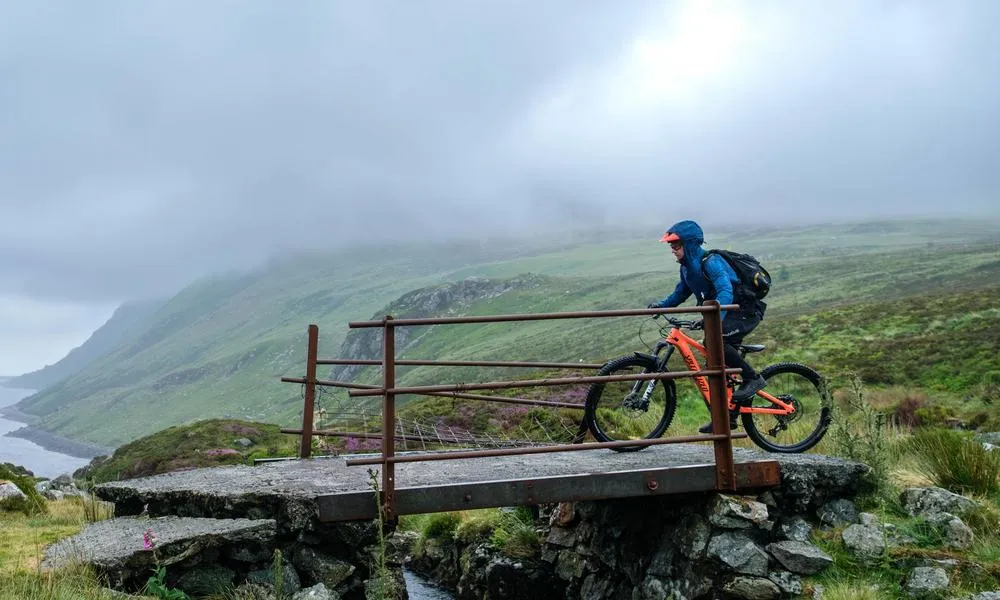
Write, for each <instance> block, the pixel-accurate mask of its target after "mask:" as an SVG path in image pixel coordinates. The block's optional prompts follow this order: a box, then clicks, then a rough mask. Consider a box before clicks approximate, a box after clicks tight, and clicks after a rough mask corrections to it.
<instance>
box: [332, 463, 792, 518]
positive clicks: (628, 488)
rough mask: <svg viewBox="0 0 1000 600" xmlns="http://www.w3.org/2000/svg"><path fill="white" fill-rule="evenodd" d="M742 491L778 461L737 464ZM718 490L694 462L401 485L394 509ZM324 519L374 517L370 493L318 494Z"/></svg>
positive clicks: (709, 472)
mask: <svg viewBox="0 0 1000 600" xmlns="http://www.w3.org/2000/svg"><path fill="white" fill-rule="evenodd" d="M736 477H737V482H738V483H739V485H740V489H746V488H750V489H756V488H764V487H771V486H775V485H778V484H779V483H780V482H781V477H780V472H779V469H778V462H777V461H774V460H759V461H752V462H744V463H738V464H737V465H736ZM714 489H715V465H712V464H694V465H674V466H668V467H653V468H645V469H636V470H626V471H620V470H614V471H610V472H591V473H570V474H563V475H552V476H541V477H531V476H527V478H524V477H521V478H518V479H490V480H488V481H474V482H463V481H456V482H451V481H449V482H442V483H441V484H439V485H434V486H431V487H425V486H416V487H400V488H399V489H398V490H397V491H396V510H397V511H398V513H399V514H400V515H412V514H426V513H434V512H449V511H460V510H470V509H478V508H490V507H498V506H525V505H527V506H532V505H539V504H550V503H556V502H579V501H585V500H609V499H614V498H634V497H642V496H663V495H668V494H684V493H691V492H708V491H712V490H714ZM316 508H317V515H318V518H319V520H320V521H321V522H336V521H354V520H362V519H363V520H370V519H373V518H376V517H377V516H378V515H377V514H376V513H375V505H374V503H373V502H372V500H371V492H365V491H352V492H339V493H335V494H328V495H321V496H318V497H317V498H316Z"/></svg>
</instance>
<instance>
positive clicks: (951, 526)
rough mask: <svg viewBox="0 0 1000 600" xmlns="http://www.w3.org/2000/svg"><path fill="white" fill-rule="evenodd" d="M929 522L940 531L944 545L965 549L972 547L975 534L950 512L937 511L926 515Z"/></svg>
mask: <svg viewBox="0 0 1000 600" xmlns="http://www.w3.org/2000/svg"><path fill="white" fill-rule="evenodd" d="M927 522H928V523H930V524H931V525H933V526H934V527H935V529H937V530H938V532H940V533H941V538H942V540H943V541H944V545H945V546H947V547H949V548H956V549H959V550H967V549H968V548H971V547H972V542H973V541H975V537H976V536H975V534H974V533H973V532H972V529H970V528H969V526H968V525H966V524H965V523H963V522H962V520H961V519H959V518H958V517H956V516H955V515H953V514H951V513H946V512H942V513H937V514H934V515H931V516H929V517H927Z"/></svg>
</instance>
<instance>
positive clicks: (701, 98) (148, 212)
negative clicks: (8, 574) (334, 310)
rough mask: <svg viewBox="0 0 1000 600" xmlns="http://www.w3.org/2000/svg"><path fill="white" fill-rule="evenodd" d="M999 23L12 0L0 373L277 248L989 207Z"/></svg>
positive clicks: (871, 15) (3, 110)
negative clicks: (643, 223) (572, 227)
mask: <svg viewBox="0 0 1000 600" xmlns="http://www.w3.org/2000/svg"><path fill="white" fill-rule="evenodd" d="M997 23H1000V2H996V1H995V0H983V1H981V2H963V1H949V2H916V1H914V2H902V1H877V0H863V1H858V2H850V1H837V2H830V1H828V0H822V1H815V2H810V1H805V0H786V1H784V2H765V1H753V2H750V1H747V2H710V1H707V0H704V1H701V0H699V1H697V2H695V1H691V2H649V1H645V0H628V1H624V2H607V1H604V0H600V1H598V0H592V1H587V0H523V1H517V0H496V1H487V0H475V1H470V0H427V1H424V2H411V1H408V0H397V1H395V2H381V1H376V0H365V1H363V2H345V1H336V0H331V1H329V2H277V1H274V2H266V3H265V2H259V1H247V0H239V1H236V0H233V1H222V0H215V1H212V2H204V1H201V0H199V1H190V2H183V1H179V0H169V1H163V2H154V1H151V0H143V1H142V2H127V1H124V0H120V1H118V2H101V1H96V0H91V1H88V2H77V1H75V0H73V1H67V2H55V1H52V2H31V1H29V0H19V1H8V0H0V375H11V374H18V373H21V372H24V371H28V370H31V369H35V368H38V367H41V366H43V365H44V364H47V363H51V362H54V361H56V360H58V359H59V358H61V357H62V356H63V355H64V354H65V353H66V352H67V351H68V350H69V349H70V348H72V347H73V346H75V345H78V344H80V343H81V342H83V341H84V340H85V339H86V337H87V336H88V335H89V334H90V333H91V332H92V331H93V329H95V328H96V327H98V326H99V325H100V324H101V323H102V322H103V321H104V320H105V319H106V318H107V317H108V316H109V315H110V314H111V312H112V310H113V309H114V307H115V306H116V305H117V304H118V303H119V302H121V301H123V300H126V299H129V298H134V297H139V296H146V295H150V294H162V293H166V292H170V291H174V290H176V289H177V288H178V287H179V286H182V285H184V284H185V283H187V282H189V281H190V280H191V279H192V278H194V277H197V276H199V275H202V274H204V273H206V272H208V271H211V270H215V269H220V268H226V267H230V266H246V265H251V264H253V263H255V262H256V261H259V260H261V259H263V258H265V257H267V256H268V255H270V254H272V253H274V252H277V251H282V250H289V249H291V250H294V249H300V248H311V247H315V246H317V245H324V244H334V243H345V242H349V241H351V240H354V239H364V240H377V239H379V237H380V236H392V237H394V238H399V237H424V236H430V235H456V234H475V233H478V232H482V231H497V230H502V231H511V230H520V229H523V228H524V227H526V226H528V225H529V224H533V225H535V226H539V225H549V224H563V225H564V224H576V225H587V224H601V223H606V222H613V221H615V220H616V219H618V218H628V219H632V220H633V221H632V222H633V223H634V222H635V220H636V219H648V220H649V228H650V231H651V232H652V234H658V233H659V232H660V231H661V230H662V229H663V228H665V227H666V226H667V225H669V223H671V222H674V221H676V220H679V219H682V218H687V217H696V218H702V217H708V212H709V211H708V209H707V208H706V206H707V205H708V204H711V205H712V206H714V207H719V208H721V209H724V210H728V212H727V214H728V215H729V216H730V217H732V216H734V215H746V216H747V218H751V219H755V220H770V221H775V220H787V221H803V220H809V219H819V218H836V217H845V216H847V217H864V216H867V215H879V216H884V215H890V214H942V213H948V214H973V215H975V214H992V215H995V214H997V213H998V212H1000V209H998V208H996V207H997V206H998V205H1000V202H998V190H1000V68H998V65H1000V36H998V35H997V32H996V25H997ZM375 217H380V218H381V219H382V224H381V225H380V226H379V227H378V228H370V227H366V226H364V225H363V224H364V223H366V222H369V221H370V220H371V219H373V218H375ZM303 228H308V229H309V231H308V233H305V234H304V233H303Z"/></svg>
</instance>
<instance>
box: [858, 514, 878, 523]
mask: <svg viewBox="0 0 1000 600" xmlns="http://www.w3.org/2000/svg"><path fill="white" fill-rule="evenodd" d="M858 522H859V523H861V524H862V525H876V526H881V523H880V522H879V520H878V517H876V516H875V515H873V514H872V513H866V512H863V513H861V514H859V515H858Z"/></svg>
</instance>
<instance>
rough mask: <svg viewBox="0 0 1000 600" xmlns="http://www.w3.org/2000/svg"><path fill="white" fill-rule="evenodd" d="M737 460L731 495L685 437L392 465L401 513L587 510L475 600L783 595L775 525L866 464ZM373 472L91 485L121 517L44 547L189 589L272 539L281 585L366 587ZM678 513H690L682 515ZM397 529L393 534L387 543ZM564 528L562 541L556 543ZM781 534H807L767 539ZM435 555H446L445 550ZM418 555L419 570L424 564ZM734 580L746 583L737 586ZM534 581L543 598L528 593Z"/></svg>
mask: <svg viewBox="0 0 1000 600" xmlns="http://www.w3.org/2000/svg"><path fill="white" fill-rule="evenodd" d="M733 456H734V461H735V464H736V472H737V481H738V483H739V484H740V485H739V487H740V490H739V491H738V492H733V493H730V494H720V493H719V492H716V491H715V490H714V487H715V464H714V460H713V454H712V448H711V447H710V446H705V445H695V444H677V445H669V446H667V445H663V446H651V447H649V448H646V449H644V450H642V451H640V452H634V453H616V452H612V451H609V450H605V449H594V450H583V451H578V452H566V453H555V454H534V455H521V456H511V457H504V458H503V459H497V458H470V459H463V460H454V461H432V462H419V463H399V464H397V465H396V493H397V500H396V501H397V509H398V511H399V514H408V513H409V514H412V513H426V512H436V511H451V510H460V509H470V508H481V507H486V506H514V505H532V506H538V507H540V509H541V511H542V514H543V515H545V514H549V512H551V511H552V510H553V509H554V508H555V507H561V508H560V510H558V511H556V512H559V513H561V514H564V513H565V512H566V510H567V508H566V507H577V509H571V511H572V513H573V514H576V515H580V517H579V518H577V519H576V522H577V523H580V522H582V521H588V520H589V521H588V523H587V524H586V525H585V526H583V527H584V529H583V530H581V531H588V532H590V534H588V535H586V536H585V535H582V534H574V535H573V536H569V535H568V534H567V533H566V532H565V531H563V532H562V533H560V531H561V530H562V529H565V528H566V527H569V526H570V522H571V521H572V519H570V520H566V519H565V518H563V521H562V522H560V520H559V518H556V517H553V519H552V521H551V522H549V521H548V520H545V521H540V522H539V527H540V529H541V530H543V533H544V534H545V535H546V540H547V541H546V542H545V544H543V545H544V546H545V549H544V551H543V552H542V557H541V558H538V559H536V560H534V561H531V560H527V561H521V562H519V563H518V564H521V565H522V567H524V566H525V565H529V564H534V565H535V566H534V567H532V568H531V569H528V568H520V567H519V568H517V569H515V568H514V567H511V569H513V572H511V573H508V574H507V576H505V577H506V578H505V581H507V583H506V584H504V585H501V586H500V588H497V589H494V590H492V592H490V593H489V595H484V594H487V590H486V588H488V587H489V585H490V582H489V581H487V579H486V578H485V575H483V578H482V580H481V581H478V582H467V585H466V587H467V588H468V589H470V590H472V589H474V590H475V592H474V593H473V592H470V594H469V595H468V596H467V597H470V598H471V597H477V598H484V597H488V598H492V599H498V598H508V597H509V598H528V597H552V596H551V594H552V593H553V588H552V586H553V585H554V586H556V587H557V588H558V594H559V597H566V598H584V597H586V598H593V599H595V600H596V599H598V598H612V597H615V598H617V597H621V596H620V594H622V593H624V592H625V591H627V590H628V589H631V590H633V592H634V594H633V595H632V596H631V597H634V598H645V597H647V596H644V595H642V594H645V593H646V592H641V590H647V591H649V594H652V595H649V596H648V597H670V596H663V595H660V596H657V594H659V593H660V592H658V591H657V590H660V591H663V590H675V591H676V593H677V594H681V595H675V597H714V596H706V595H704V594H714V593H722V592H721V591H720V590H726V589H728V590H729V591H728V592H725V594H728V596H729V597H761V594H762V593H763V594H765V595H764V596H763V597H778V596H767V595H766V594H768V593H771V592H772V591H773V590H775V589H777V590H778V594H779V595H781V596H787V595H788V594H790V593H792V592H791V591H789V590H794V585H792V584H789V586H790V587H789V586H786V587H780V585H779V584H777V583H774V582H773V581H772V582H771V583H770V584H768V583H765V582H766V581H771V580H772V579H774V577H770V576H771V575H773V574H774V573H778V575H776V576H775V577H777V581H784V579H782V578H786V579H787V577H790V576H793V575H794V573H793V572H790V571H789V567H788V566H787V565H786V564H785V563H784V562H783V560H784V561H789V560H791V561H793V562H794V560H796V559H789V558H788V557H787V555H788V554H789V553H793V554H794V553H800V554H802V556H805V557H806V558H801V557H800V558H799V559H798V560H800V561H801V560H806V561H807V562H808V560H809V559H808V557H809V556H810V555H811V553H812V552H813V550H815V549H811V547H808V548H807V547H805V546H808V544H805V542H804V541H802V540H798V539H797V538H792V537H790V535H789V534H787V533H782V532H784V531H786V529H785V528H782V527H778V526H777V525H776V524H779V523H786V522H791V521H790V520H791V519H799V520H803V519H804V520H807V521H808V520H815V519H816V511H817V510H818V509H819V508H821V507H823V506H824V505H827V504H828V503H829V502H831V501H835V500H842V499H850V498H853V497H854V496H855V495H856V494H857V493H858V491H859V489H860V486H861V485H862V483H861V482H862V475H863V474H864V473H865V471H866V467H865V466H864V465H861V464H858V463H851V462H846V461H842V460H839V459H834V458H830V457H825V456H821V455H810V454H805V455H774V454H767V453H764V452H761V451H759V450H752V449H742V448H737V449H734V453H733ZM377 480H378V478H377V477H376V478H375V481H377ZM371 482H372V477H371V475H370V473H369V470H368V468H366V467H363V466H347V465H346V461H345V459H344V458H342V457H340V458H313V459H296V460H289V461H277V462H268V463H264V464H260V465H256V466H232V467H216V468H210V469H196V470H189V471H181V472H173V473H166V474H162V475H156V476H152V477H146V478H141V479H134V480H128V481H120V482H114V483H107V484H102V485H100V486H98V487H97V488H96V489H95V493H96V495H97V496H98V497H99V498H101V499H103V500H106V501H109V502H114V503H115V515H116V518H115V519H113V520H111V521H107V522H103V523H95V524H92V525H90V526H88V528H87V529H86V530H85V531H84V532H82V533H81V534H80V535H78V536H76V537H74V538H70V539H68V540H65V541H64V542H62V543H60V544H57V545H55V546H53V547H52V548H50V549H49V551H48V554H47V559H46V564H47V565H49V566H55V565H58V564H61V563H62V562H64V561H65V560H67V559H70V558H76V559H78V560H84V561H85V562H89V563H91V564H93V565H94V566H95V567H96V568H97V569H98V570H99V571H100V572H102V573H103V574H105V575H107V576H108V577H109V578H110V579H111V580H112V581H113V582H115V584H116V586H117V587H119V588H121V589H124V590H129V589H133V590H134V589H137V587H138V586H139V585H141V583H143V582H144V581H145V579H146V578H147V577H148V576H149V571H148V569H149V568H150V566H151V565H152V564H153V563H154V560H156V561H159V562H160V563H161V564H166V565H168V582H169V583H171V584H172V585H175V586H177V587H180V588H181V589H186V590H187V591H189V592H191V593H193V594H197V593H210V592H211V591H213V590H217V589H218V588H219V586H222V585H237V584H240V583H241V582H248V581H249V582H252V581H267V580H268V578H269V577H273V572H272V571H270V569H271V567H272V559H273V556H274V551H275V550H278V551H280V552H281V555H282V557H283V558H284V560H285V561H286V562H287V565H288V567H287V568H285V569H284V578H285V580H286V586H287V587H286V589H287V590H289V591H294V590H297V589H299V588H304V587H309V586H320V585H321V586H322V587H324V589H325V590H327V591H328V592H329V593H330V596H329V597H341V598H344V599H347V600H352V599H354V598H362V597H364V586H365V582H366V580H368V579H369V574H370V565H371V558H372V551H373V548H374V547H375V546H376V544H377V543H378V541H379V537H378V528H377V527H376V521H375V520H374V517H375V515H376V514H377V513H376V511H377V503H376V495H375V493H374V491H373V488H372V487H371ZM775 482H776V483H775ZM726 506H729V507H730V508H728V509H727V508H725V507H726ZM588 507H589V508H588ZM720 507H722V508H720ZM720 510H721V511H722V512H721V513H720V512H719V511H720ZM726 511H729V512H728V513H727V512H726ZM744 513H745V514H744ZM685 515H686V516H687V517H685V518H687V520H683V519H682V517H684V516H685ZM692 515H694V516H692ZM713 515H714V516H713ZM690 519H695V520H694V521H691V520H690ZM692 523H694V524H692ZM630 524H631V525H630ZM691 527H695V528H696V529H698V532H696V533H697V536H696V537H699V539H700V538H701V537H704V538H705V540H704V541H705V542H706V544H704V545H702V547H701V548H700V550H698V551H696V552H693V553H692V551H691V550H690V547H691V546H690V544H689V545H688V546H687V547H686V548H687V549H679V548H673V549H669V548H672V546H671V544H674V543H675V542H676V541H677V540H678V539H679V538H678V533H677V528H682V529H684V531H689V530H690V528H691ZM147 529H152V530H153V531H154V532H155V534H156V535H157V548H156V549H157V552H158V554H157V555H156V556H153V554H152V553H151V552H150V551H148V550H144V548H143V532H145V531H146V530H147ZM599 531H605V532H616V535H611V536H609V535H604V534H601V535H598V536H597V538H595V537H594V535H592V534H594V532H599ZM690 531H693V530H690ZM690 531H689V533H690ZM553 532H555V533H553ZM720 535H721V536H723V537H719V536H720ZM397 538H400V536H390V542H391V543H392V542H393V541H394V540H396V539H397ZM577 538H579V542H578V541H577ZM594 539H599V540H600V541H599V545H600V551H601V554H602V556H601V557H600V558H599V559H597V558H594V557H593V556H589V555H588V553H591V554H592V552H593V550H587V544H585V543H584V542H583V541H584V540H589V541H588V543H590V542H591V541H593V540H594ZM710 539H711V540H721V541H717V542H713V543H714V546H712V548H713V550H712V551H711V552H710V551H709V545H708V541H709V540H710ZM567 540H573V541H571V542H569V544H568V545H567ZM779 542H795V543H796V544H798V543H802V544H805V546H803V547H797V546H788V544H785V546H788V547H785V546H774V545H773V544H775V543H779ZM720 544H721V545H720ZM776 548H777V549H776ZM665 549H667V550H665ZM639 550H641V551H639ZM407 551H408V548H406V547H404V544H403V543H402V542H399V544H398V546H397V547H392V552H393V554H394V555H396V556H397V557H398V556H402V555H404V554H406V552H407ZM776 552H777V553H778V554H776ZM782 553H784V554H782ZM779 554H782V555H781V556H779ZM425 560H426V559H425ZM441 561H442V562H446V559H445V557H442V558H441ZM622 561H627V562H628V564H629V567H628V570H627V572H624V571H621V570H620V568H619V566H620V565H621V563H622ZM536 563H537V564H536ZM424 566H425V569H424V570H425V571H427V570H433V567H428V566H427V565H424ZM397 567H398V564H397ZM809 568H813V567H812V566H810V567H809ZM558 573H561V576H558V577H557V576H556V575H557V574H558ZM540 574H541V575H540ZM545 574H547V575H545ZM529 575H530V577H535V578H536V579H537V578H538V577H543V578H544V576H548V577H549V578H548V579H545V581H546V582H548V583H544V584H542V583H537V582H535V583H530V581H534V580H530V578H529V579H524V578H523V577H522V580H519V579H518V577H520V576H524V577H528V576H529ZM769 577H770V578H769ZM651 578H652V579H651ZM737 580H738V581H737ZM517 581H521V583H520V584H518V583H516V582H517ZM651 581H652V582H653V583H650V582H651ZM525 582H529V583H525ZM734 582H735V583H734ZM452 583H456V582H452ZM494 583H495V582H494ZM470 586H471V587H470ZM595 586H596V587H595ZM671 586H673V587H671ZM726 586H729V587H728V588H727V587H726ZM733 586H736V587H733ZM480 588H482V589H480ZM743 588H747V589H749V590H750V591H749V592H746V593H743V592H740V591H739V590H741V589H743ZM758 588H760V589H764V592H761V591H760V589H758ZM786 588H787V589H786ZM504 590H506V591H504ZM650 590H651V591H650ZM733 590H736V591H735V592H734V591H733ZM543 591H544V594H546V595H537V594H542V592H543ZM536 592H537V594H536ZM640 592H641V593H640ZM664 593H666V592H664ZM670 593H674V592H670ZM477 594H478V595H477ZM512 594H513V595H512ZM635 594H639V595H635ZM740 594H743V595H742V596H741V595H740ZM747 594H750V595H747ZM311 597H316V596H315V595H314V596H311ZM626 597H627V596H626Z"/></svg>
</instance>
